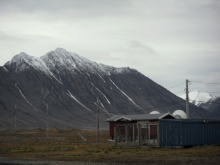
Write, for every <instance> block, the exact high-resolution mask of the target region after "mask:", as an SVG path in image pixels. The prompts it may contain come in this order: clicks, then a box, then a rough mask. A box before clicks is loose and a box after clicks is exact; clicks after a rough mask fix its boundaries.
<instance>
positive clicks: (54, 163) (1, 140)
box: [0, 130, 220, 165]
mask: <svg viewBox="0 0 220 165" xmlns="http://www.w3.org/2000/svg"><path fill="white" fill-rule="evenodd" d="M50 131H51V130H50ZM24 132H26V133H25V134H24ZM34 132H35V133H34ZM39 132H40V133H43V135H45V133H46V132H45V131H42V130H41V131H36V130H35V131H33V130H26V131H22V130H20V131H19V132H17V133H16V135H14V134H13V133H12V132H10V131H9V130H7V132H5V131H1V132H0V146H1V147H0V165H3V164H6V165H15V164H16V165H30V164H32V165H75V164H76V165H78V164H79V165H82V164H83V165H87V164H92V165H93V164H99V165H110V164H113V165H114V164H115V165H116V164H118V165H122V164H219V162H220V145H203V146H196V147H193V148H178V149H177V148H176V149H169V148H153V147H142V148H116V147H115V146H114V144H113V143H109V142H108V139H110V137H109V136H108V132H100V135H101V136H100V138H101V140H100V142H99V143H97V142H96V132H95V131H82V130H62V131H61V130H59V132H55V131H54V133H56V134H55V135H56V136H53V137H52V136H51V137H49V138H45V137H44V138H43V137H42V136H39V134H40V133H39ZM33 133H34V134H33ZM50 133H52V131H51V132H50ZM30 134H31V135H30ZM68 134H69V135H71V136H67V135H68ZM79 134H80V135H82V136H83V137H85V139H89V140H87V141H85V140H83V139H82V138H81V137H80V136H79ZM33 135H34V136H33ZM50 135H52V134H50ZM58 135H60V136H58ZM61 135H62V136H61Z"/></svg>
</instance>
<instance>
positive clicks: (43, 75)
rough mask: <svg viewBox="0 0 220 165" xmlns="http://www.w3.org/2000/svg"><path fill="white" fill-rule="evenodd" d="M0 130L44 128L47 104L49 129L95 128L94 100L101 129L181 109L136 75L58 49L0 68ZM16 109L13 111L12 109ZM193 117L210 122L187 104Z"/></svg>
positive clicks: (172, 97) (174, 99)
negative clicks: (120, 118) (113, 121)
mask: <svg viewBox="0 0 220 165" xmlns="http://www.w3.org/2000/svg"><path fill="white" fill-rule="evenodd" d="M0 92H1V93H0V114H1V117H0V127H2V128H5V127H8V128H9V127H13V125H14V114H15V112H16V111H17V118H18V121H17V125H18V127H45V116H46V111H47V110H46V105H47V104H48V105H49V122H50V127H53V126H56V127H74V128H84V129H94V128H95V127H96V109H97V97H99V98H100V105H99V107H100V127H101V128H107V127H108V126H107V123H106V122H105V120H106V119H107V118H109V117H111V116H113V115H116V114H141V113H149V112H151V111H152V110H157V111H160V112H161V113H162V112H171V113H172V112H173V111H175V110H177V109H182V110H184V109H185V102H184V100H183V99H181V98H179V97H177V96H175V95H174V94H172V93H170V92H169V91H168V90H166V89H165V88H163V87H162V86H160V85H158V84H156V83H155V82H153V81H152V80H150V79H149V78H147V77H146V76H144V75H143V74H141V73H140V72H138V71H136V70H134V69H130V68H128V67H127V68H115V67H112V66H107V65H103V64H98V63H95V62H92V61H90V60H88V59H86V58H83V57H81V56H79V55H77V54H75V53H70V52H68V51H66V50H64V49H62V48H57V49H56V50H55V51H51V52H49V53H47V54H46V55H44V56H42V57H40V58H37V57H32V56H29V55H27V54H25V53H23V52H22V53H20V54H18V55H16V56H15V57H13V59H12V60H11V61H9V62H7V63H6V64H5V65H4V66H2V67H0ZM15 104H16V106H17V110H16V111H15V108H14V106H15ZM190 110H191V111H190V112H191V113H190V116H191V117H193V118H210V117H213V116H212V115H211V114H210V113H209V112H208V111H206V110H204V109H203V108H198V107H197V106H195V105H193V104H191V105H190Z"/></svg>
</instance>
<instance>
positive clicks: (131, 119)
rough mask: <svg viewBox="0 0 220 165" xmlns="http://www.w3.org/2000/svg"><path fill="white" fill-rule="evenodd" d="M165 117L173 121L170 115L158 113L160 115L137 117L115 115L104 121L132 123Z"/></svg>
mask: <svg viewBox="0 0 220 165" xmlns="http://www.w3.org/2000/svg"><path fill="white" fill-rule="evenodd" d="M167 115H170V116H172V117H173V118H174V119H175V117H174V116H173V115H172V114H170V113H160V114H138V115H115V116H113V117H111V118H109V119H107V120H106V122H111V121H114V122H115V121H118V120H121V119H124V120H128V121H134V120H157V119H162V118H164V117H166V116H167Z"/></svg>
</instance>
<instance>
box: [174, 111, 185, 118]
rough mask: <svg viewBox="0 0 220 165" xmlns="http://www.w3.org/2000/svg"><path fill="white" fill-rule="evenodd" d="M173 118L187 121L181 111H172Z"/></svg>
mask: <svg viewBox="0 0 220 165" xmlns="http://www.w3.org/2000/svg"><path fill="white" fill-rule="evenodd" d="M173 116H174V117H175V118H177V119H187V116H186V113H185V112H184V111H183V110H176V111H174V112H173Z"/></svg>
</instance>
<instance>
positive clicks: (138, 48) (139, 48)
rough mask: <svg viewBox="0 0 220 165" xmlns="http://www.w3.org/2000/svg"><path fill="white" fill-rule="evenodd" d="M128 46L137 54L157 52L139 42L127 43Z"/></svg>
mask: <svg viewBox="0 0 220 165" xmlns="http://www.w3.org/2000/svg"><path fill="white" fill-rule="evenodd" d="M128 46H129V48H131V49H134V50H135V51H137V53H139V52H140V51H141V52H144V53H145V54H146V55H152V54H157V52H156V51H155V50H153V49H152V48H151V47H150V46H148V45H144V44H142V43H140V42H139V41H135V40H132V41H129V42H128Z"/></svg>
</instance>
